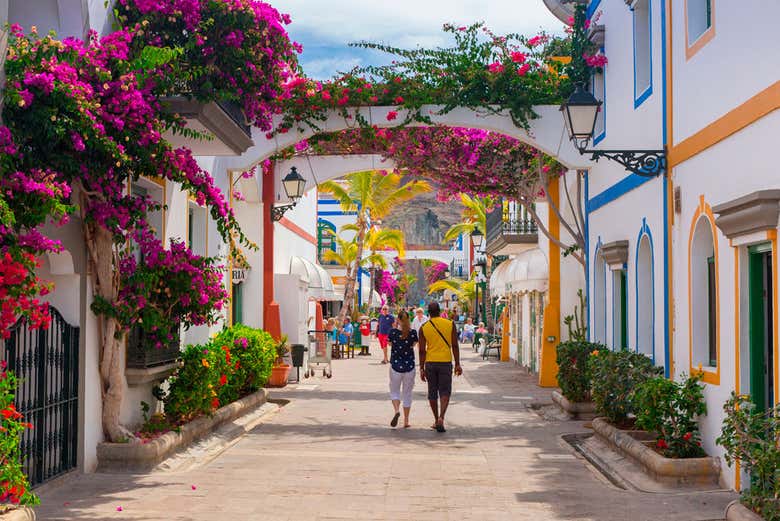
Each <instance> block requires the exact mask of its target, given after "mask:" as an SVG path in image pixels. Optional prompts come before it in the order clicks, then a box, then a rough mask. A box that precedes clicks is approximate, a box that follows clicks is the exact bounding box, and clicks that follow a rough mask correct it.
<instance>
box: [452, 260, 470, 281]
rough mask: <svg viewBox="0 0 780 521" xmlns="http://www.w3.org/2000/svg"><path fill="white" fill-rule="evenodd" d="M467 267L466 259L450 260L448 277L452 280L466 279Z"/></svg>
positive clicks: (467, 276) (468, 274)
mask: <svg viewBox="0 0 780 521" xmlns="http://www.w3.org/2000/svg"><path fill="white" fill-rule="evenodd" d="M469 276H470V273H469V266H468V264H467V263H466V259H452V262H450V277H451V278H453V279H468V278H469Z"/></svg>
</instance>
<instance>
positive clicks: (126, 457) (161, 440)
mask: <svg viewBox="0 0 780 521" xmlns="http://www.w3.org/2000/svg"><path fill="white" fill-rule="evenodd" d="M267 400H268V391H266V390H265V389H261V390H259V391H257V392H256V393H253V394H250V395H249V396H245V397H244V398H241V399H240V400H237V401H235V402H232V403H229V404H227V405H225V406H224V407H220V408H219V409H217V410H216V411H214V412H213V414H211V415H209V416H206V415H204V416H200V417H198V418H196V419H194V420H192V421H190V422H188V423H185V424H184V425H182V426H181V427H179V428H178V429H177V430H175V431H168V432H166V433H164V434H161V435H160V436H158V437H156V438H154V439H146V440H144V441H140V440H138V441H136V442H134V443H108V442H106V443H100V444H99V445H98V447H97V456H98V471H125V472H144V471H148V470H150V469H151V468H153V467H154V466H156V465H157V464H159V463H160V462H162V461H164V460H165V459H166V458H167V457H169V456H170V455H171V454H173V453H174V452H176V451H177V450H179V449H181V448H183V447H186V446H187V445H189V444H191V443H193V442H195V441H196V440H198V439H200V438H202V437H203V436H206V435H207V434H209V433H210V432H212V431H214V430H215V429H216V428H217V427H219V426H220V425H222V424H224V423H227V422H229V421H232V420H234V419H236V418H238V417H239V416H242V415H243V414H246V413H248V412H249V411H251V410H253V409H255V408H256V407H258V406H260V405H262V404H263V403H265V402H266V401H267Z"/></svg>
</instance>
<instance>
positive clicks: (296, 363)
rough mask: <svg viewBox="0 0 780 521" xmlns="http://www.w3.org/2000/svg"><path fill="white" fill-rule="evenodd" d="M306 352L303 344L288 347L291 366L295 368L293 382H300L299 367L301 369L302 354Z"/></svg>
mask: <svg viewBox="0 0 780 521" xmlns="http://www.w3.org/2000/svg"><path fill="white" fill-rule="evenodd" d="M306 351H307V349H306V346H304V345H303V344H293V345H292V346H290V356H291V357H292V366H293V367H294V368H295V376H296V378H295V381H296V382H300V381H301V367H303V353H305V352H306Z"/></svg>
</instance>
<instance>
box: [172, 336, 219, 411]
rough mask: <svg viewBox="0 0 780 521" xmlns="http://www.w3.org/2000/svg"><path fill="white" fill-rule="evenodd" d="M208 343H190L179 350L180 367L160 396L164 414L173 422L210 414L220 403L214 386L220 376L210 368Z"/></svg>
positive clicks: (210, 356)
mask: <svg viewBox="0 0 780 521" xmlns="http://www.w3.org/2000/svg"><path fill="white" fill-rule="evenodd" d="M209 348H210V345H208V344H207V345H189V346H187V347H186V349H185V350H184V353H182V366H181V367H180V368H179V369H178V370H177V371H176V373H175V374H174V375H173V376H172V377H171V379H170V385H169V387H168V393H167V394H166V395H165V396H163V402H164V403H165V414H166V416H168V417H169V418H171V419H175V420H176V421H189V420H191V419H192V418H194V417H196V416H200V415H202V414H210V413H211V412H212V411H213V410H214V409H215V408H216V407H218V406H219V399H218V398H217V392H216V390H215V389H216V385H217V379H218V378H219V377H218V376H217V374H216V372H215V371H214V370H213V369H212V367H211V358H212V355H211V349H209Z"/></svg>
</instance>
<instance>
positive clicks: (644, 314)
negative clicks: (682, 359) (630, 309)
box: [636, 229, 655, 359]
mask: <svg viewBox="0 0 780 521" xmlns="http://www.w3.org/2000/svg"><path fill="white" fill-rule="evenodd" d="M654 328H655V290H654V288H653V241H652V238H651V237H650V235H649V234H648V233H647V232H645V231H644V229H643V231H642V232H640V235H639V242H638V244H637V252H636V350H637V352H638V353H642V354H644V355H647V356H649V357H650V358H653V359H655V352H654V344H655V342H654V339H655V334H654Z"/></svg>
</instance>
